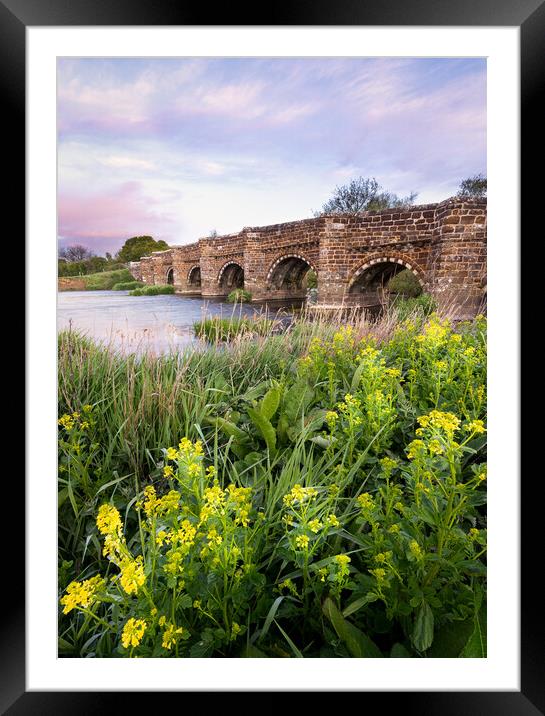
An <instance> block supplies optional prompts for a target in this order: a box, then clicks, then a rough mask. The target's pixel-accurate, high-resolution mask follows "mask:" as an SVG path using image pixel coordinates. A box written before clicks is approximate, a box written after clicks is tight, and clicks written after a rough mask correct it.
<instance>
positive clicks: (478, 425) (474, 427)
mask: <svg viewBox="0 0 545 716" xmlns="http://www.w3.org/2000/svg"><path fill="white" fill-rule="evenodd" d="M464 430H467V432H468V433H475V435H481V434H482V433H485V432H486V428H485V427H484V423H483V421H482V420H472V421H471V422H469V423H467V424H466V425H465V426H464Z"/></svg>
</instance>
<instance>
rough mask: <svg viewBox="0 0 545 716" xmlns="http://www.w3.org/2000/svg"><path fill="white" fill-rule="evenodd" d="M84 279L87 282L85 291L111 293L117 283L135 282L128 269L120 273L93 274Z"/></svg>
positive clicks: (104, 272)
mask: <svg viewBox="0 0 545 716" xmlns="http://www.w3.org/2000/svg"><path fill="white" fill-rule="evenodd" d="M82 278H83V280H84V281H85V289H86V290H87V291H110V290H111V289H112V288H113V287H114V286H115V284H116V283H122V282H126V281H134V277H133V276H132V274H131V272H130V271H129V269H126V268H124V269H120V270H118V271H102V272H101V273H92V274H88V275H87V276H83V277H82Z"/></svg>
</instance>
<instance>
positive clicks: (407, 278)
mask: <svg viewBox="0 0 545 716" xmlns="http://www.w3.org/2000/svg"><path fill="white" fill-rule="evenodd" d="M388 291H389V292H390V293H400V294H402V295H403V296H406V297H408V298H417V297H418V296H420V295H421V294H422V286H421V285H420V282H419V280H418V279H417V278H416V276H415V275H414V273H413V272H412V271H409V269H403V271H400V272H399V273H397V274H396V275H395V276H394V277H393V278H391V279H390V281H389V282H388Z"/></svg>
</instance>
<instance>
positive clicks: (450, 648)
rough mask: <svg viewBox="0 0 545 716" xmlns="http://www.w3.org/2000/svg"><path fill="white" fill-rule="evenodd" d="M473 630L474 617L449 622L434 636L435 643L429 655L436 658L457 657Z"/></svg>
mask: <svg viewBox="0 0 545 716" xmlns="http://www.w3.org/2000/svg"><path fill="white" fill-rule="evenodd" d="M472 631H473V619H465V620H464V621H460V620H456V621H452V622H448V623H447V624H445V625H444V626H442V627H441V628H440V629H437V631H436V632H435V635H434V637H433V644H432V645H431V647H430V649H429V650H428V653H427V656H428V657H430V658H432V659H436V658H443V659H455V658H457V657H458V656H459V655H460V652H461V651H462V649H463V648H464V645H465V644H466V643H467V641H468V639H469V637H470V636H471V633H472Z"/></svg>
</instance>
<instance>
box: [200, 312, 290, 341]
mask: <svg viewBox="0 0 545 716" xmlns="http://www.w3.org/2000/svg"><path fill="white" fill-rule="evenodd" d="M275 325H276V322H275V321H274V320H272V319H269V318H263V317H261V316H245V317H241V318H237V317H235V316H233V317H231V318H220V317H219V316H214V317H211V318H205V319H204V320H202V321H196V322H195V323H194V324H193V331H194V332H195V335H196V336H197V337H198V338H204V339H206V340H207V341H209V342H210V343H218V342H226V341H232V340H233V339H234V338H236V337H237V336H239V337H249V336H266V335H268V334H269V333H271V331H272V330H273V328H274V327H275Z"/></svg>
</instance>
